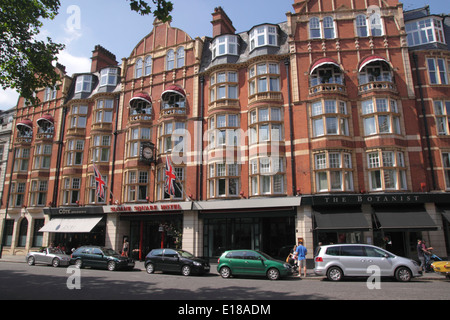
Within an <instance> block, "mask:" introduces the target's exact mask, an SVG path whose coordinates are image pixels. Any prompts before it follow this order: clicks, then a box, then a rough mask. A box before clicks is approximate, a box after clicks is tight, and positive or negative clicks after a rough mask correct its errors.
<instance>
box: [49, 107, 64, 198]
mask: <svg viewBox="0 0 450 320" xmlns="http://www.w3.org/2000/svg"><path fill="white" fill-rule="evenodd" d="M67 109H68V107H67V106H63V108H62V110H63V114H62V121H61V130H60V138H59V141H57V142H56V143H57V144H58V153H57V160H56V175H55V186H54V187H53V199H52V203H51V206H52V207H56V204H57V202H58V188H59V178H60V177H59V176H60V172H61V159H62V146H63V141H64V131H65V127H66V116H67Z"/></svg>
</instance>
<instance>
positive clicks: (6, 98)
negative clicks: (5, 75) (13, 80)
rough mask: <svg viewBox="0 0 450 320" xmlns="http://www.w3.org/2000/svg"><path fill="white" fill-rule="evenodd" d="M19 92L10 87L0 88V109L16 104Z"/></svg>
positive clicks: (6, 108)
mask: <svg viewBox="0 0 450 320" xmlns="http://www.w3.org/2000/svg"><path fill="white" fill-rule="evenodd" d="M18 99H19V94H18V93H17V91H15V90H12V89H6V90H1V89H0V110H8V109H11V108H12V107H15V106H16V105H17V100H18Z"/></svg>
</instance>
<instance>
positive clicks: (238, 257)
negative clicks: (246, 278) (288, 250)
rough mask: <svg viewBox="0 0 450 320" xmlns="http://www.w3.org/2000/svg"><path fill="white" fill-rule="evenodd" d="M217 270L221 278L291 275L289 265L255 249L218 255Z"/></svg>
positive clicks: (277, 277) (271, 277)
mask: <svg viewBox="0 0 450 320" xmlns="http://www.w3.org/2000/svg"><path fill="white" fill-rule="evenodd" d="M217 271H218V272H219V273H220V275H221V276H222V278H229V277H231V276H232V275H255V276H267V278H269V279H270V280H277V279H279V278H280V277H285V276H289V275H292V273H293V270H292V267H291V265H289V264H288V263H285V262H283V261H280V260H275V259H273V258H272V257H270V256H269V255H267V254H265V253H263V252H260V251H255V250H230V251H225V252H224V253H223V254H222V256H220V258H219V260H218V265H217Z"/></svg>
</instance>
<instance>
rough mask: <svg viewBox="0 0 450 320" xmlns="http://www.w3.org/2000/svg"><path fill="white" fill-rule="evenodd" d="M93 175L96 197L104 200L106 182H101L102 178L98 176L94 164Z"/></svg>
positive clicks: (98, 172) (98, 173)
mask: <svg viewBox="0 0 450 320" xmlns="http://www.w3.org/2000/svg"><path fill="white" fill-rule="evenodd" d="M94 174H95V187H96V193H97V196H98V197H99V198H101V199H103V200H104V199H105V187H106V182H105V181H104V180H103V177H102V175H101V174H100V171H98V169H97V167H96V166H95V164H94Z"/></svg>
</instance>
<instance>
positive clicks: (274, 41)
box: [250, 25, 278, 50]
mask: <svg viewBox="0 0 450 320" xmlns="http://www.w3.org/2000/svg"><path fill="white" fill-rule="evenodd" d="M263 46H278V32H277V27H276V26H271V25H265V26H258V27H255V28H254V29H252V30H251V31H250V50H253V49H255V48H258V47H263Z"/></svg>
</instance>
